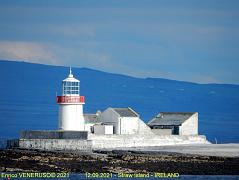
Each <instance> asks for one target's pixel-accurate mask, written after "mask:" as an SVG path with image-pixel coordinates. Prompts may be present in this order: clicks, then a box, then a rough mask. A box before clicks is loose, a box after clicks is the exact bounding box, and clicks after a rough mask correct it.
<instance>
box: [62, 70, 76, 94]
mask: <svg viewBox="0 0 239 180" xmlns="http://www.w3.org/2000/svg"><path fill="white" fill-rule="evenodd" d="M62 94H63V96H79V95H80V81H79V80H78V79H76V78H74V76H73V74H72V71H71V68H70V74H69V75H68V77H67V78H66V79H64V80H63V81H62Z"/></svg>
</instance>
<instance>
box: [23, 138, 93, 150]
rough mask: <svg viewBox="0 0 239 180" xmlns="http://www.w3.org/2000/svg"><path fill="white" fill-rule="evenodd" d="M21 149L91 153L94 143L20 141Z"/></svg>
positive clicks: (74, 140) (81, 141)
mask: <svg viewBox="0 0 239 180" xmlns="http://www.w3.org/2000/svg"><path fill="white" fill-rule="evenodd" d="M19 148H23V149H41V150H48V151H56V150H64V151H81V152H91V151H92V141H89V140H78V139H19Z"/></svg>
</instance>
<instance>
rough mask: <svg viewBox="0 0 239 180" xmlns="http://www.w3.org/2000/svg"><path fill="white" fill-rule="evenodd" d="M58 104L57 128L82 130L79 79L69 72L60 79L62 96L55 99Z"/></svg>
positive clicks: (81, 100) (83, 122)
mask: <svg viewBox="0 0 239 180" xmlns="http://www.w3.org/2000/svg"><path fill="white" fill-rule="evenodd" d="M56 101H57V103H58V105H59V115H58V118H59V129H60V130H65V131H84V130H85V120H84V116H83V105H84V104H85V101H84V96H80V81H79V80H78V79H76V78H74V76H73V74H72V71H71V68H70V74H69V75H68V77H67V78H66V79H64V80H63V81H62V96H57V99H56Z"/></svg>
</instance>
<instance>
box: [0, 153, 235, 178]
mask: <svg viewBox="0 0 239 180" xmlns="http://www.w3.org/2000/svg"><path fill="white" fill-rule="evenodd" d="M0 171H1V172H74V173H85V172H89V173H96V172H98V173H103V172H110V173H154V172H162V173H179V174H180V175H238V174H239V157H216V156H202V155H189V154H180V153H171V152H170V153H169V152H150V153H149V152H137V151H95V152H94V153H92V154H82V153H79V152H49V151H39V150H23V149H4V150H0Z"/></svg>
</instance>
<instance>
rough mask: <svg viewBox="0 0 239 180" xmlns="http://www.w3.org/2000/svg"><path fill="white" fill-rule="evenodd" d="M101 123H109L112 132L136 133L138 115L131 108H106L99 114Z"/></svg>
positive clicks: (137, 129)
mask: <svg viewBox="0 0 239 180" xmlns="http://www.w3.org/2000/svg"><path fill="white" fill-rule="evenodd" d="M100 121H101V122H102V123H103V124H111V125H113V127H114V134H137V133H138V131H139V115H138V114H137V113H136V112H135V111H134V110H133V109H131V108H108V109H106V110H105V111H104V112H102V113H101V115H100Z"/></svg>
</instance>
